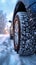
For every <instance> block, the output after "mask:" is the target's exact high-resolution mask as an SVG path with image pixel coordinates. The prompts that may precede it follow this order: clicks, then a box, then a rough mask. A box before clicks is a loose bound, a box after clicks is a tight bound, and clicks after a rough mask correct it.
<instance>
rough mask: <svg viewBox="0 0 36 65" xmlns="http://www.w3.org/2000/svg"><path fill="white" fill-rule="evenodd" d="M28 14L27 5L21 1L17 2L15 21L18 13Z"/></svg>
mask: <svg viewBox="0 0 36 65" xmlns="http://www.w3.org/2000/svg"><path fill="white" fill-rule="evenodd" d="M22 11H23V12H24V11H25V12H26V7H25V5H24V4H23V2H21V1H19V2H17V4H16V6H15V9H14V15H13V20H14V17H15V15H16V13H17V12H22Z"/></svg>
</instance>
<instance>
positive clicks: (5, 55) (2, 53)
mask: <svg viewBox="0 0 36 65" xmlns="http://www.w3.org/2000/svg"><path fill="white" fill-rule="evenodd" d="M13 44H14V42H13V40H10V38H9V36H8V35H7V36H4V35H3V36H0V65H36V54H34V55H31V56H20V55H19V54H17V52H15V51H14V45H13Z"/></svg>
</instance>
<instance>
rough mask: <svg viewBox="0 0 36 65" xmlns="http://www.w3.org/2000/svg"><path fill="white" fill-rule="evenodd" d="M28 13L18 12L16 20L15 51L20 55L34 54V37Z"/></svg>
mask: <svg viewBox="0 0 36 65" xmlns="http://www.w3.org/2000/svg"><path fill="white" fill-rule="evenodd" d="M28 19H29V18H28V15H27V12H18V13H17V14H16V15H15V18H14V23H13V25H14V49H15V50H16V51H17V52H18V53H19V54H20V55H31V54H33V53H34V36H33V33H32V32H31V33H30V29H31V28H30V26H29V23H28V21H29V20H28Z"/></svg>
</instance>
